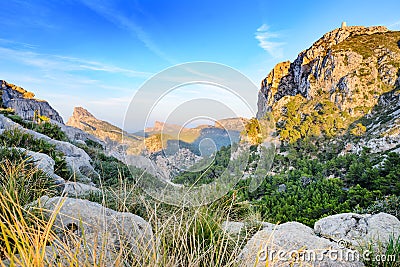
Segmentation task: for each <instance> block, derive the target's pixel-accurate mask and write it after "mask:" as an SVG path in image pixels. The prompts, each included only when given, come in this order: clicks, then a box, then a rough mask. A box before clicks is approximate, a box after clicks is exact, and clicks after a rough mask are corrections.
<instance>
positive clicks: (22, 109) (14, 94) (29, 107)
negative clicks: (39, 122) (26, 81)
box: [0, 80, 64, 123]
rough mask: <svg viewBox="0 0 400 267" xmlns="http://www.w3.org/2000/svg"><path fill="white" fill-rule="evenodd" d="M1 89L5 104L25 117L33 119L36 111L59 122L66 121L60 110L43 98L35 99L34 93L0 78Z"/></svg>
mask: <svg viewBox="0 0 400 267" xmlns="http://www.w3.org/2000/svg"><path fill="white" fill-rule="evenodd" d="M0 91H1V97H2V99H1V100H2V103H3V106H4V107H6V108H12V109H13V110H14V111H15V113H16V114H18V115H19V116H21V117H22V118H23V119H26V120H32V119H33V117H34V113H35V111H38V112H39V114H40V115H44V116H46V117H48V118H50V119H52V120H55V121H57V122H59V123H64V122H63V119H62V118H61V116H60V115H59V114H58V112H57V111H56V110H55V109H53V108H52V107H51V106H50V104H49V103H48V102H46V101H43V100H38V99H34V98H33V96H34V94H33V93H30V92H27V91H26V90H25V89H23V88H21V87H18V86H15V85H13V84H9V83H7V82H6V81H3V80H0Z"/></svg>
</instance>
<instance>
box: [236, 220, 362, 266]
mask: <svg viewBox="0 0 400 267" xmlns="http://www.w3.org/2000/svg"><path fill="white" fill-rule="evenodd" d="M313 253H314V254H313ZM339 253H342V255H347V254H349V255H353V254H352V253H353V251H350V250H348V249H343V248H341V247H340V246H339V245H338V244H336V243H335V242H332V241H330V240H328V239H325V238H321V237H318V236H317V235H315V233H314V231H313V229H311V228H310V227H307V226H305V225H303V224H301V223H298V222H288V223H284V224H281V225H275V227H273V228H272V227H266V228H264V229H263V230H261V231H259V232H257V233H256V234H255V235H254V236H253V237H252V238H251V239H250V240H249V241H248V242H247V244H246V246H245V247H244V248H243V250H242V253H241V255H240V260H241V265H240V266H249V267H250V266H257V267H258V266H260V267H261V266H266V261H267V260H268V266H364V265H363V263H362V262H361V261H359V260H357V259H355V258H350V257H351V256H350V257H349V260H347V258H346V257H345V256H343V257H338V258H335V257H336V256H334V255H336V254H337V255H341V254H339Z"/></svg>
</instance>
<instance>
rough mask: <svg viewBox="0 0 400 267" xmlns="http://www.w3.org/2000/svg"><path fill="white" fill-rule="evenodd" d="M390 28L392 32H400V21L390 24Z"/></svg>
mask: <svg viewBox="0 0 400 267" xmlns="http://www.w3.org/2000/svg"><path fill="white" fill-rule="evenodd" d="M388 28H389V29H391V30H400V20H399V21H396V22H395V23H392V24H390V25H389V26H388Z"/></svg>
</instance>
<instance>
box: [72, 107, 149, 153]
mask: <svg viewBox="0 0 400 267" xmlns="http://www.w3.org/2000/svg"><path fill="white" fill-rule="evenodd" d="M66 124H67V126H71V127H74V128H78V129H80V130H82V131H84V132H86V133H89V134H91V135H93V136H95V137H97V138H98V139H100V140H101V141H102V142H104V144H105V148H106V152H107V153H108V154H112V155H113V154H116V155H118V154H122V156H120V157H119V159H120V160H122V158H123V157H124V155H126V154H127V155H138V154H140V153H141V152H142V150H143V149H144V141H143V137H141V136H136V135H133V134H129V133H127V132H125V131H123V130H122V129H121V128H118V127H117V126H114V125H112V124H111V123H108V122H106V121H102V120H99V119H97V118H96V117H95V116H93V114H91V113H90V112H89V111H87V110H86V109H84V108H82V107H75V108H74V112H73V114H72V116H71V117H70V118H69V119H68V121H67V123H66Z"/></svg>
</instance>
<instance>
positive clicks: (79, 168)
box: [0, 114, 99, 184]
mask: <svg viewBox="0 0 400 267" xmlns="http://www.w3.org/2000/svg"><path fill="white" fill-rule="evenodd" d="M13 128H18V129H20V130H22V131H24V132H26V133H28V134H31V135H33V136H34V137H35V138H36V139H43V140H45V141H46V142H48V143H50V144H52V145H55V146H56V149H57V150H58V151H61V152H62V153H64V155H65V160H66V162H67V165H68V167H69V168H70V169H71V170H72V171H73V172H74V174H75V177H74V178H75V179H76V180H77V181H78V182H83V183H87V184H90V183H91V181H92V178H95V177H98V176H99V174H98V173H97V172H96V171H95V170H94V168H93V166H92V165H91V163H90V162H91V158H90V157H89V155H88V154H87V153H86V152H85V151H84V150H83V149H81V148H79V147H77V146H75V145H73V144H71V143H69V142H64V141H58V140H54V139H51V138H50V137H48V136H46V135H44V134H40V133H37V132H35V131H32V130H29V129H25V128H23V127H22V126H21V125H19V124H18V123H15V122H13V121H12V120H10V119H9V118H7V117H5V116H4V115H1V114H0V133H1V132H2V131H4V130H5V129H13Z"/></svg>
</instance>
